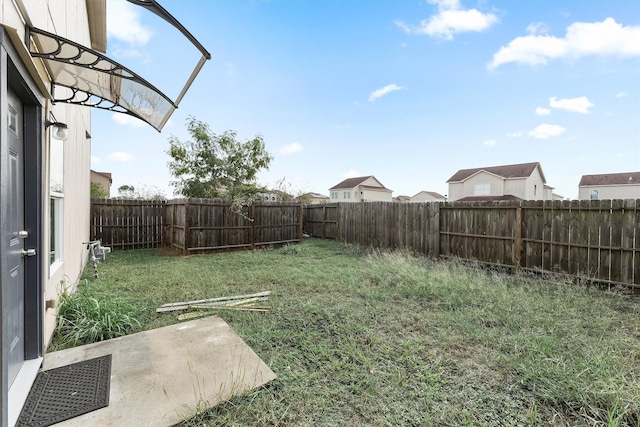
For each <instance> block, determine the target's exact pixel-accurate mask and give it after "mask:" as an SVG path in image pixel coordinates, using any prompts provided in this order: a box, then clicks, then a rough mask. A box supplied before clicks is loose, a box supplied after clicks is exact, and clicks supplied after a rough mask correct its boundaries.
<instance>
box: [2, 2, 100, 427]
mask: <svg viewBox="0 0 640 427" xmlns="http://www.w3.org/2000/svg"><path fill="white" fill-rule="evenodd" d="M97 1H100V0H97ZM18 6H20V7H21V10H20V12H19V11H18V9H16V7H18ZM21 14H23V15H24V16H25V18H26V19H25V20H26V21H27V22H31V24H32V25H33V26H34V27H37V28H40V29H43V30H45V31H49V32H52V33H55V34H58V35H60V36H62V37H65V38H68V39H71V40H73V41H75V42H77V43H80V44H83V45H85V46H90V45H91V40H90V38H91V37H90V30H89V24H88V16H87V8H86V0H64V1H63V0H29V1H24V0H22V1H20V0H18V1H15V2H14V1H2V2H0V22H1V23H2V24H3V25H6V26H7V27H11V28H13V29H15V30H16V31H17V35H18V36H19V38H20V40H24V38H25V27H24V23H23V20H22V18H21V16H20V15H21ZM3 43H11V42H10V41H9V40H8V39H5V40H4V41H3ZM16 50H17V51H18V52H24V51H26V47H25V46H24V45H19V46H16ZM16 62H17V61H16ZM33 64H35V69H36V70H37V71H32V70H31V69H29V68H25V70H27V72H28V73H29V76H25V78H26V77H29V78H30V79H33V81H34V82H35V84H36V86H37V87H38V88H41V89H40V90H41V91H46V90H47V88H50V87H51V84H50V81H49V80H48V78H47V74H46V73H45V71H44V68H43V67H42V63H41V62H40V61H39V60H34V61H33ZM2 65H3V67H4V66H6V64H5V63H4V62H3V63H2ZM3 72H4V69H3ZM0 90H2V91H4V90H5V88H1V89H0ZM35 91H36V92H37V93H34V95H35V96H36V97H39V98H41V99H42V100H43V101H44V105H42V108H41V109H39V111H41V113H39V114H41V118H42V119H50V118H52V117H55V120H56V121H59V122H63V123H66V124H67V125H68V138H67V140H66V141H65V142H64V143H63V147H64V155H63V158H62V164H63V168H64V179H63V183H64V184H63V187H64V193H63V194H64V197H63V201H62V204H63V210H62V216H61V218H59V221H58V224H59V225H60V226H61V228H62V235H61V247H60V249H61V251H62V260H61V262H59V263H56V264H55V265H54V267H55V268H53V269H50V265H49V263H50V261H49V258H50V257H49V248H50V247H51V241H50V235H51V215H52V212H51V209H50V198H51V193H50V189H49V182H50V180H49V177H50V173H51V167H50V153H51V141H50V134H51V128H49V129H44V133H43V134H42V139H41V140H40V141H39V142H38V146H39V148H37V149H34V150H33V151H35V152H37V153H38V156H41V158H42V169H41V171H40V173H41V175H40V177H39V179H40V180H41V182H42V194H38V195H37V197H36V196H35V195H33V194H32V193H27V194H28V195H29V199H32V198H33V199H38V200H39V203H40V204H41V206H42V215H41V216H42V218H41V220H40V224H41V234H40V235H39V236H38V239H39V246H38V247H40V248H42V249H41V250H40V251H39V252H38V254H37V257H38V258H37V263H38V265H39V267H40V277H38V278H37V282H38V283H37V285H38V289H42V292H41V293H39V296H38V299H40V298H42V300H41V301H39V303H42V311H41V312H40V313H41V315H42V317H41V319H40V320H41V321H42V322H41V323H40V322H38V328H42V329H41V332H42V335H41V339H42V342H40V343H37V344H39V345H40V346H41V350H42V353H44V350H45V349H46V346H47V345H48V344H49V342H50V340H51V338H52V335H53V332H54V328H55V320H56V318H55V315H56V308H48V309H47V308H46V302H49V301H50V302H52V303H53V302H54V301H57V300H58V299H59V296H60V292H61V291H62V290H63V289H64V287H69V288H70V290H73V288H74V287H75V286H76V285H77V284H78V282H79V280H80V276H81V274H82V271H83V269H84V266H85V264H86V261H87V255H88V251H87V249H86V244H83V243H84V242H86V241H88V239H89V227H88V224H89V218H90V160H91V141H90V139H87V137H86V135H87V132H88V133H89V134H90V133H91V109H90V108H88V107H83V106H75V105H68V104H65V103H61V102H60V103H56V104H53V103H52V102H51V101H50V100H48V99H47V98H46V97H47V96H48V94H47V93H40V92H38V90H37V88H36V89H35ZM31 123H33V122H31ZM38 134H39V132H38ZM2 203H6V201H5V200H2ZM2 287H3V288H5V284H4V283H3V284H2ZM52 305H55V304H52ZM28 307H35V305H33V304H29V305H28ZM34 310H35V312H36V313H37V312H38V311H39V310H37V309H36V308H34ZM39 339H40V338H39ZM4 357H5V355H4V353H3V355H2V358H3V359H2V363H3V365H4V364H5V363H6V360H5V359H4ZM34 360H37V359H34ZM29 369H31V368H29ZM3 381H5V380H4V379H3ZM14 384H15V383H14ZM29 385H30V384H27V383H25V384H24V385H23V386H22V387H24V386H27V387H28V386H29ZM3 387H6V384H4V385H3ZM5 390H6V389H3V391H5ZM12 390H15V389H14V388H12V387H10V388H9V393H8V395H9V397H8V398H7V395H6V394H4V393H3V394H4V395H3V400H2V408H1V411H0V425H2V426H4V425H10V424H12V423H13V422H14V421H15V418H16V415H17V414H16V411H18V412H19V409H20V407H21V406H22V403H23V401H18V400H19V399H20V398H16V397H14V396H15V394H14V391H12ZM7 399H8V400H7ZM15 399H17V400H15ZM7 402H9V403H7Z"/></svg>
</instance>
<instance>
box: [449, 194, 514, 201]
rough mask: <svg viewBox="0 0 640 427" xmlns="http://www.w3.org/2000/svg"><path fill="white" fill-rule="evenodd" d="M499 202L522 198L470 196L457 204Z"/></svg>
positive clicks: (506, 195)
mask: <svg viewBox="0 0 640 427" xmlns="http://www.w3.org/2000/svg"><path fill="white" fill-rule="evenodd" d="M499 200H514V201H518V200H522V199H521V198H520V197H517V196H514V195H512V194H505V195H504V196H468V197H463V198H462V199H458V200H456V202H496V201H499Z"/></svg>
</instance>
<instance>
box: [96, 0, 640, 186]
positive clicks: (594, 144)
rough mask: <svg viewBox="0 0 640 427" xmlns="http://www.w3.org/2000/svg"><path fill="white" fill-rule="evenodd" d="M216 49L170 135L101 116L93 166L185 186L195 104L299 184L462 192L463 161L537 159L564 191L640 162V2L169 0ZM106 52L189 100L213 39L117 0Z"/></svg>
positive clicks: (268, 180)
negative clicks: (181, 154) (175, 176)
mask: <svg viewBox="0 0 640 427" xmlns="http://www.w3.org/2000/svg"><path fill="white" fill-rule="evenodd" d="M160 3H161V4H162V5H163V6H164V7H165V9H167V10H168V11H169V12H171V13H172V14H173V15H174V16H175V17H176V18H177V19H178V20H179V21H180V22H182V24H183V25H184V26H185V27H186V28H187V29H188V30H189V31H190V32H191V33H192V34H193V35H194V36H195V37H196V38H197V39H198V40H199V41H200V42H201V43H202V44H203V45H204V46H205V48H207V49H208V50H209V52H210V53H211V54H212V59H211V60H210V61H208V62H207V63H206V64H205V66H204V68H203V69H202V71H201V72H200V74H199V75H198V77H197V78H196V80H195V82H194V83H193V85H192V86H191V89H190V90H189V92H187V94H186V96H185V97H184V99H183V100H182V102H181V104H180V107H179V108H178V110H176V112H175V113H174V114H173V116H172V118H171V119H170V121H169V123H168V124H167V125H166V126H165V127H164V129H163V130H162V132H161V133H159V132H157V131H156V130H154V129H153V128H152V127H151V126H149V125H146V124H144V123H142V122H140V121H138V120H136V119H132V118H130V117H128V116H126V115H124V114H117V113H116V114H114V113H111V112H108V111H100V110H94V111H93V113H92V129H93V131H92V136H93V138H92V168H93V169H94V170H98V171H104V172H111V173H112V174H113V187H112V195H117V188H118V187H119V186H121V185H123V184H128V185H133V186H135V187H136V188H157V189H160V190H161V191H163V192H164V193H165V194H166V195H167V196H169V197H171V196H172V191H173V190H172V187H171V186H170V184H169V183H170V181H171V180H172V178H171V176H170V174H169V171H168V168H167V162H168V161H169V156H168V155H167V154H166V150H167V148H168V146H169V144H168V142H167V140H168V138H169V137H170V136H171V135H174V136H177V137H178V138H181V139H183V140H186V139H188V134H187V133H186V130H185V121H186V119H187V117H188V116H190V115H192V116H195V117H196V118H197V119H199V120H201V121H204V122H207V123H208V124H209V126H210V127H211V129H212V130H213V131H214V132H216V133H222V132H224V131H225V130H229V129H231V130H235V131H237V133H238V137H239V138H240V139H242V140H245V139H250V138H253V137H254V136H255V135H256V134H261V135H262V136H263V138H264V140H265V143H266V146H267V150H268V151H269V152H270V153H271V154H272V155H273V156H274V160H273V162H272V164H271V167H270V169H269V171H266V172H263V173H261V174H260V177H259V182H260V183H261V184H264V185H267V186H273V185H275V183H276V182H277V181H278V180H280V179H283V178H284V180H285V182H286V183H287V188H288V189H289V190H290V191H291V192H292V193H294V194H297V193H298V192H307V191H313V192H318V193H322V194H325V195H328V194H329V191H328V189H329V188H330V187H332V186H334V185H335V184H337V183H338V182H340V181H342V180H343V179H345V178H348V177H354V176H366V175H374V176H375V177H376V178H378V180H379V181H381V182H382V184H383V185H385V186H386V187H387V188H389V189H391V190H393V195H394V196H398V195H408V196H412V195H414V194H416V193H418V192H419V191H422V190H427V191H437V192H439V193H441V194H447V191H448V190H447V184H446V181H447V179H449V178H450V177H451V176H452V175H453V174H454V173H455V172H456V171H457V170H459V169H466V168H474V167H482V166H496V165H503V164H512V163H525V162H534V161H538V162H540V163H541V165H542V169H543V171H544V174H545V176H546V179H547V184H549V185H551V186H552V187H555V192H556V193H558V194H561V195H562V196H564V197H570V198H575V197H577V195H578V182H579V180H580V177H581V176H582V175H584V174H598V173H614V172H630V171H639V170H640V2H638V1H637V0H629V1H626V0H615V1H596V0H585V1H577V0H571V1H562V0H536V1H517V2H516V1H503V0H481V1H470V0H459V1H458V0H440V1H436V0H428V1H424V0H423V1H418V0H375V1H373V0H372V1H364V0H361V1H357V0H350V1H347V0H323V1H320V0H305V1H303V0H298V1H293V0H289V1H284V0H246V1H245V0H215V1H213V0H160ZM107 9H108V22H107V26H108V31H109V38H108V50H107V55H108V56H110V57H112V58H113V59H115V60H117V61H119V62H121V63H122V64H124V65H126V66H128V67H129V68H130V69H132V70H133V71H134V72H136V73H138V74H139V75H141V76H142V77H144V78H145V79H147V80H149V81H150V82H152V83H153V84H154V85H156V86H157V87H158V88H160V89H161V90H163V91H165V93H167V94H168V95H169V96H171V97H175V96H176V95H177V94H178V93H179V91H180V90H181V89H182V86H183V85H184V83H185V82H186V80H187V78H188V76H189V74H190V73H191V70H192V69H193V68H194V67H195V64H196V62H197V60H198V58H199V52H198V51H197V50H196V49H195V48H193V47H192V46H191V45H190V44H189V43H188V42H187V41H186V39H184V38H183V37H182V36H181V35H180V34H179V33H177V32H175V31H174V30H172V29H171V28H170V27H168V26H167V25H166V24H164V23H163V22H161V21H160V20H159V19H157V18H156V17H155V15H153V14H151V13H149V12H147V11H145V10H144V9H142V8H140V7H136V6H134V5H132V4H129V3H127V2H124V1H121V0H108V1H107Z"/></svg>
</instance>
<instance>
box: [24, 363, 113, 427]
mask: <svg viewBox="0 0 640 427" xmlns="http://www.w3.org/2000/svg"><path fill="white" fill-rule="evenodd" d="M110 384H111V355H110V354H109V355H106V356H101V357H96V358H95V359H89V360H85V361H82V362H78V363H73V364H71V365H66V366H61V367H59V368H54V369H49V370H47V371H42V372H40V373H38V375H37V376H36V380H35V382H34V383H33V386H32V387H31V391H30V392H29V395H28V396H27V401H26V402H25V404H24V407H23V408H22V412H21V413H20V418H18V422H17V424H16V426H29V427H32V426H33V427H36V426H37V427H44V426H50V425H52V424H55V423H59V422H61V421H65V420H68V419H70V418H74V417H77V416H79V415H82V414H86V413H87V412H91V411H95V410H96V409H100V408H104V407H105V406H109V386H110Z"/></svg>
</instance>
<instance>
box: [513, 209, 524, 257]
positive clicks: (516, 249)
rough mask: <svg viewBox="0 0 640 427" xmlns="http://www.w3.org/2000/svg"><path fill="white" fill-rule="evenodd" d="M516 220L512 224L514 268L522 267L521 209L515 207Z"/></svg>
mask: <svg viewBox="0 0 640 427" xmlns="http://www.w3.org/2000/svg"><path fill="white" fill-rule="evenodd" d="M515 210H516V218H515V223H514V235H513V256H512V259H513V265H514V266H515V267H516V268H521V267H522V248H523V246H522V208H521V207H520V206H517V207H516V208H515Z"/></svg>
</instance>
